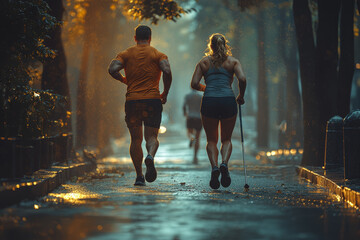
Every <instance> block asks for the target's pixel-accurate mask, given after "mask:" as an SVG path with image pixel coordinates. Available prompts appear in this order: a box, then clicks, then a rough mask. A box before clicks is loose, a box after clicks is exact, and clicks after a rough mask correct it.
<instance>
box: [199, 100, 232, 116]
mask: <svg viewBox="0 0 360 240" xmlns="http://www.w3.org/2000/svg"><path fill="white" fill-rule="evenodd" d="M237 111H238V110H237V103H236V100H235V97H203V99H202V102H201V114H202V115H203V116H205V117H208V118H216V119H226V118H231V117H233V116H235V115H236V114H237Z"/></svg>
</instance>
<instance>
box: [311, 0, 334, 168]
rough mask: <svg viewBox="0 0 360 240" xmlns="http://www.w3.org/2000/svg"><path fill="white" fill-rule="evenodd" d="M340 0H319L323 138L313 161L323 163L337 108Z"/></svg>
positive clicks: (318, 50) (318, 88)
mask: <svg viewBox="0 0 360 240" xmlns="http://www.w3.org/2000/svg"><path fill="white" fill-rule="evenodd" d="M339 9H340V0H333V1H328V0H318V13H319V24H318V31H317V38H316V39H317V41H316V42H317V44H316V48H317V51H316V53H317V56H316V60H317V62H316V66H317V72H316V78H317V79H316V81H317V82H318V83H319V84H318V85H317V95H318V96H320V98H319V103H320V108H319V109H318V110H319V112H320V122H319V129H318V131H319V132H320V138H319V139H318V142H317V148H318V151H319V158H318V159H317V161H316V162H314V163H313V165H316V166H322V165H323V161H324V151H325V135H326V123H327V121H328V120H329V119H330V118H331V117H332V116H334V115H335V113H336V108H337V104H336V102H337V94H338V91H337V87H338V85H337V75H338V72H337V67H338V29H339V28H338V20H339Z"/></svg>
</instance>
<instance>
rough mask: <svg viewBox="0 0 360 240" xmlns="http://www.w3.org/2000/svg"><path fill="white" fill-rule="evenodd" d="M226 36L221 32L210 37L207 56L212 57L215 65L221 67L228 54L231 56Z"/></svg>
mask: <svg viewBox="0 0 360 240" xmlns="http://www.w3.org/2000/svg"><path fill="white" fill-rule="evenodd" d="M227 43H228V41H227V40H226V38H225V36H224V35H222V34H220V33H214V34H212V35H211V36H210V37H209V43H208V47H207V53H206V54H205V55H206V56H210V57H211V61H212V63H213V64H214V65H215V67H220V66H221V64H222V63H223V62H224V61H225V60H226V58H227V56H231V49H230V46H229V45H228V44H227Z"/></svg>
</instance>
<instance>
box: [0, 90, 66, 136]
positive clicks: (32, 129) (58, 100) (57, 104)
mask: <svg viewBox="0 0 360 240" xmlns="http://www.w3.org/2000/svg"><path fill="white" fill-rule="evenodd" d="M2 100H3V103H2V108H1V115H0V122H1V124H2V125H1V126H0V136H3V137H23V138H33V137H43V136H54V135H57V134H60V133H65V132H66V130H67V122H68V120H69V119H70V113H69V112H67V111H66V101H67V99H66V97H64V96H61V95H57V94H53V93H50V92H49V91H43V90H38V89H32V88H29V87H24V86H17V87H14V88H11V89H9V91H8V97H7V98H6V99H2Z"/></svg>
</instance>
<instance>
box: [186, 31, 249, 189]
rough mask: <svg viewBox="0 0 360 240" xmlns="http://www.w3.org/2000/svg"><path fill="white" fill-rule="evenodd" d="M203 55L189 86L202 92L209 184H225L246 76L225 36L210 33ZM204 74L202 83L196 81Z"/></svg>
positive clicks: (214, 186)
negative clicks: (235, 82)
mask: <svg viewBox="0 0 360 240" xmlns="http://www.w3.org/2000/svg"><path fill="white" fill-rule="evenodd" d="M207 50H208V52H207V53H206V54H205V55H206V56H205V57H204V58H203V59H201V60H200V62H199V63H198V64H197V65H196V68H195V71H194V74H193V77H192V80H191V87H192V88H194V89H196V90H198V91H202V92H204V95H203V98H202V103H201V118H202V123H203V127H204V130H205V133H206V138H207V145H206V151H207V154H208V156H209V160H210V164H211V167H212V170H211V179H210V187H211V188H213V189H218V188H219V187H220V182H219V176H220V174H221V185H222V186H223V187H228V186H230V184H231V178H230V174H229V170H228V162H229V159H230V156H231V152H232V144H231V135H232V132H233V130H234V126H235V122H236V115H237V104H236V103H238V104H244V103H245V101H244V94H245V89H246V77H245V74H244V71H243V70H242V67H241V64H240V62H239V60H237V59H236V58H234V57H232V56H231V51H230V47H229V45H228V41H227V40H226V38H225V36H224V35H222V34H219V33H214V34H212V35H211V36H210V38H209V44H208V48H207ZM234 75H235V76H236V78H237V79H238V81H239V85H238V86H239V95H238V96H237V98H235V96H234V92H233V90H232V88H231V85H232V82H233V77H234ZM202 77H204V80H205V85H204V84H201V83H200V81H201V79H202ZM219 125H220V136H221V148H220V153H221V157H222V163H221V164H220V168H219V165H218V155H219V150H218V149H217V142H218V138H219Z"/></svg>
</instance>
